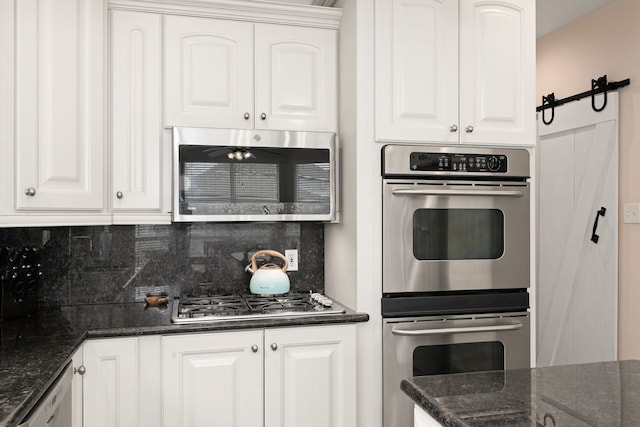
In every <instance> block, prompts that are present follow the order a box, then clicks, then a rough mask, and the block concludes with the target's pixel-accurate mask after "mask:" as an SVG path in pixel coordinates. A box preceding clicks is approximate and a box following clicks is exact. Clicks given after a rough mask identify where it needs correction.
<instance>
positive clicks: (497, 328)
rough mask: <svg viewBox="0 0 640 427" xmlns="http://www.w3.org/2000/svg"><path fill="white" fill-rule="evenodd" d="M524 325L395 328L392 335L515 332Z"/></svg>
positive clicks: (518, 323)
mask: <svg viewBox="0 0 640 427" xmlns="http://www.w3.org/2000/svg"><path fill="white" fill-rule="evenodd" d="M522 326H523V325H522V323H520V322H517V323H509V324H495V325H489V326H468V327H453V328H434V329H396V328H393V329H392V330H391V333H392V334H393V335H400V336H424V335H444V334H461V333H466V332H494V331H514V330H517V329H521V328H522Z"/></svg>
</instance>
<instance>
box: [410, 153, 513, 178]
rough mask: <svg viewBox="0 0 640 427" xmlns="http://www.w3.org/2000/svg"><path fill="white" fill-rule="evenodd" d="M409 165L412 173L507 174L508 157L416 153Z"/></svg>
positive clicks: (499, 155)
mask: <svg viewBox="0 0 640 427" xmlns="http://www.w3.org/2000/svg"><path fill="white" fill-rule="evenodd" d="M409 165H410V168H411V170H412V171H442V172H462V173H464V172H485V173H506V172H507V156H505V155H503V154H496V155H485V154H453V153H417V152H414V153H411V155H410V159H409Z"/></svg>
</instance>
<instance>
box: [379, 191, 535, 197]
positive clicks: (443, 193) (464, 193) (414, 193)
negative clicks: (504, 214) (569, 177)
mask: <svg viewBox="0 0 640 427" xmlns="http://www.w3.org/2000/svg"><path fill="white" fill-rule="evenodd" d="M391 194H393V195H398V196H515V197H522V196H524V192H522V191H514V190H498V191H486V190H425V189H420V190H417V189H416V190H392V191H391Z"/></svg>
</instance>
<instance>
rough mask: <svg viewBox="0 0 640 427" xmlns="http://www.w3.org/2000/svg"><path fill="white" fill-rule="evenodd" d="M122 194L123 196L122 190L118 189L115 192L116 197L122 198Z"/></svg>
mask: <svg viewBox="0 0 640 427" xmlns="http://www.w3.org/2000/svg"><path fill="white" fill-rule="evenodd" d="M122 196H123V194H122V191H118V192H117V193H116V197H117V198H118V199H122Z"/></svg>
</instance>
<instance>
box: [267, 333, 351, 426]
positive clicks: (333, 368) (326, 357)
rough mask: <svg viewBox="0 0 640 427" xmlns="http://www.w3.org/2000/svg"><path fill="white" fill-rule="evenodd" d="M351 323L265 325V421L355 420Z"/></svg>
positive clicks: (289, 423) (299, 423) (303, 423)
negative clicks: (294, 325) (316, 325)
mask: <svg viewBox="0 0 640 427" xmlns="http://www.w3.org/2000/svg"><path fill="white" fill-rule="evenodd" d="M355 339H356V334H355V326H354V325H341V326H319V327H305V328H288V329H267V330H266V331H265V364H264V366H265V427H279V426H305V427H338V426H340V427H346V426H355V425H356V393H355V390H356V374H355V372H356V351H355Z"/></svg>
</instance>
